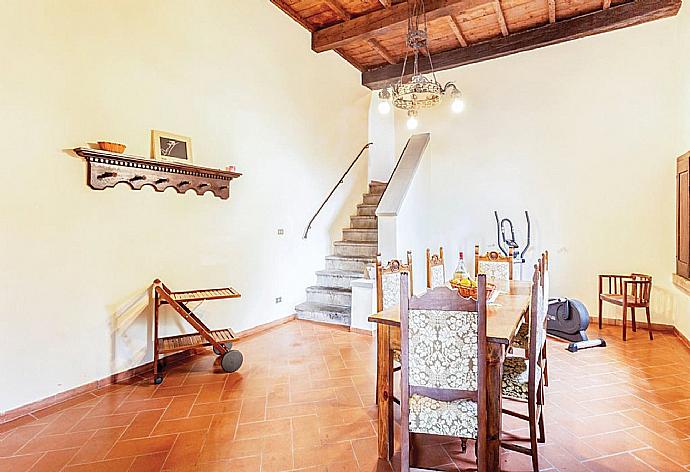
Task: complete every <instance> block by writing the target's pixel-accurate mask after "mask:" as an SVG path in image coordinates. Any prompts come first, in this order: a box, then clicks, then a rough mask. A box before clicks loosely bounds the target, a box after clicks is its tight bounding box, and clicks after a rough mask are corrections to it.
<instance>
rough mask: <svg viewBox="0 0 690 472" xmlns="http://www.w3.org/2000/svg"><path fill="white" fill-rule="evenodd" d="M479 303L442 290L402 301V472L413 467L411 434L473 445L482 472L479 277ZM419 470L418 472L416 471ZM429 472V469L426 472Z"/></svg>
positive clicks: (482, 296)
mask: <svg viewBox="0 0 690 472" xmlns="http://www.w3.org/2000/svg"><path fill="white" fill-rule="evenodd" d="M478 279H479V280H478V284H479V287H478V296H477V298H478V299H479V300H480V301H479V302H477V301H474V300H472V299H466V298H463V297H461V296H460V295H459V294H458V292H457V291H456V290H451V289H449V288H446V287H439V288H436V289H433V290H429V291H427V292H426V293H425V294H424V295H422V296H421V297H412V298H409V297H406V296H405V295H404V293H405V291H406V290H407V287H408V284H409V280H408V276H407V274H403V275H402V277H401V282H402V287H403V288H402V289H401V292H402V293H403V296H402V297H401V300H400V343H401V349H402V356H401V360H402V373H401V377H400V378H401V382H400V383H401V410H400V411H401V425H400V426H401V431H402V435H401V439H400V447H401V453H400V457H401V459H400V461H401V468H400V470H401V471H402V472H408V471H409V470H410V463H411V462H414V459H413V457H411V456H412V455H413V452H414V451H411V447H410V446H411V442H412V441H411V435H412V434H434V435H441V436H450V437H456V438H461V439H475V440H476V443H475V444H477V457H478V458H479V459H478V460H479V461H480V463H479V464H478V470H488V469H487V467H486V464H484V463H483V461H484V459H483V458H484V457H485V454H484V451H485V448H486V443H485V434H484V431H485V428H486V395H485V394H484V392H485V391H486V363H487V358H486V349H487V339H486V276H483V275H481V276H479V277H478ZM414 470H417V469H414ZM424 470H428V469H424Z"/></svg>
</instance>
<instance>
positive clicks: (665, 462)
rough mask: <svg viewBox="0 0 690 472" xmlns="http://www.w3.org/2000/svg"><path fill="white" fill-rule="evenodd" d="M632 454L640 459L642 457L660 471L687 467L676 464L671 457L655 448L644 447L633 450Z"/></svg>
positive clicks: (673, 471)
mask: <svg viewBox="0 0 690 472" xmlns="http://www.w3.org/2000/svg"><path fill="white" fill-rule="evenodd" d="M632 455H633V456H635V457H637V458H638V459H641V460H642V461H643V462H645V463H646V464H647V465H650V466H652V467H654V468H655V469H656V470H658V471H663V472H679V471H684V470H686V469H685V467H682V466H680V465H678V464H676V463H675V462H673V461H672V460H671V459H669V458H668V457H666V456H665V455H663V454H661V453H660V452H658V451H655V450H654V449H642V450H639V451H635V452H633V453H632Z"/></svg>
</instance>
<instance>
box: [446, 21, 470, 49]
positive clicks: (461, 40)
mask: <svg viewBox="0 0 690 472" xmlns="http://www.w3.org/2000/svg"><path fill="white" fill-rule="evenodd" d="M448 26H450V29H452V30H453V34H455V37H456V38H458V42H459V43H460V46H462V47H463V48H466V47H467V40H466V39H465V36H464V35H463V34H462V30H461V29H460V23H458V20H456V19H455V17H454V16H453V15H448Z"/></svg>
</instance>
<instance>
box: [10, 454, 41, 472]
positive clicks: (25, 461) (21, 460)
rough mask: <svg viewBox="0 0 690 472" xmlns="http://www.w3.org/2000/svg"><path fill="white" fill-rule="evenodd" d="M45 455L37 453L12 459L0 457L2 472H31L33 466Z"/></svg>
mask: <svg viewBox="0 0 690 472" xmlns="http://www.w3.org/2000/svg"><path fill="white" fill-rule="evenodd" d="M43 455H44V454H43V453H36V454H25V455H18V456H12V457H0V472H17V471H20V470H29V469H30V468H31V466H32V465H34V464H35V463H36V462H38V461H39V460H40V458H41V457H42V456H43Z"/></svg>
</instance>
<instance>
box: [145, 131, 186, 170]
mask: <svg viewBox="0 0 690 472" xmlns="http://www.w3.org/2000/svg"><path fill="white" fill-rule="evenodd" d="M151 157H152V158H153V159H156V160H160V161H168V162H177V163H180V164H192V163H193V162H194V161H193V159H192V138H188V137H186V136H179V135H177V134H173V133H167V132H165V131H158V130H155V129H154V130H151Z"/></svg>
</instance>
